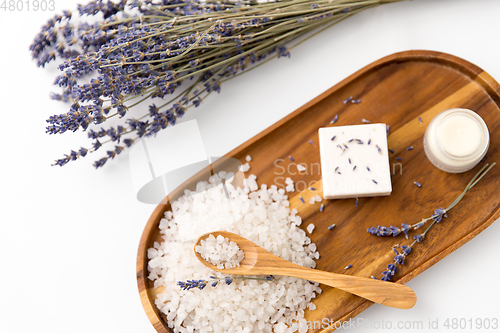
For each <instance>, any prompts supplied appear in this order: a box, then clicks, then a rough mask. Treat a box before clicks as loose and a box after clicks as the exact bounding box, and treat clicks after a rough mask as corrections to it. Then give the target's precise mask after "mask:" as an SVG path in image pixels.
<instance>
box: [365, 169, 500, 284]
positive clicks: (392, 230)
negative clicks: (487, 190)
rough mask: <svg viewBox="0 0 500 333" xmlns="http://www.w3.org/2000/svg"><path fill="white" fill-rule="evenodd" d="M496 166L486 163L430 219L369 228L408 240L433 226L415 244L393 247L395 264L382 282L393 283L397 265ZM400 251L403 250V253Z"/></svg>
mask: <svg viewBox="0 0 500 333" xmlns="http://www.w3.org/2000/svg"><path fill="white" fill-rule="evenodd" d="M495 164H496V163H493V164H492V165H491V166H490V165H489V164H488V163H486V165H485V166H484V167H482V168H481V170H479V171H478V173H476V175H475V176H474V177H473V178H472V179H471V181H470V182H469V183H468V184H467V186H466V187H465V189H464V190H463V192H462V193H461V194H460V195H459V196H458V197H457V198H456V199H455V200H454V201H453V202H452V203H451V204H450V205H449V206H448V207H446V209H443V208H441V207H439V208H438V209H436V210H434V214H432V215H431V216H430V217H428V218H425V219H422V220H421V221H419V222H417V223H415V224H407V223H403V224H401V228H398V227H394V226H390V227H385V226H378V227H372V228H368V230H367V232H369V233H371V234H372V235H376V236H380V237H383V236H394V237H396V236H398V235H401V234H404V235H405V237H406V239H408V234H409V232H410V231H411V230H417V229H419V228H421V227H422V226H424V225H425V224H426V223H427V222H429V221H432V222H431V224H430V225H429V226H428V227H427V228H426V229H425V230H424V232H422V233H421V234H418V235H415V236H413V242H412V243H411V244H409V245H399V244H396V245H394V246H393V247H392V250H393V251H394V253H395V254H396V255H395V256H394V263H390V264H389V265H387V269H386V270H385V271H384V272H382V278H381V280H383V281H391V279H392V277H393V276H394V274H396V271H397V266H396V264H399V265H403V264H404V263H405V259H406V257H407V256H408V255H409V254H410V253H411V250H412V248H413V246H414V245H415V244H416V243H420V242H422V241H423V240H424V238H425V235H426V234H427V232H428V231H429V230H430V229H431V228H432V226H433V225H434V224H436V223H440V222H441V221H442V220H443V218H446V217H448V215H447V214H446V213H447V212H449V211H450V210H451V209H452V208H453V207H455V206H456V205H457V204H458V203H459V202H460V201H461V200H462V199H463V197H464V196H465V194H467V192H468V191H469V190H470V189H471V188H472V187H473V186H474V185H476V184H477V183H478V182H479V181H480V180H481V179H482V178H483V177H484V176H485V175H486V174H487V173H488V171H490V169H491V168H493V167H494V166H495ZM399 250H401V252H400V251H399Z"/></svg>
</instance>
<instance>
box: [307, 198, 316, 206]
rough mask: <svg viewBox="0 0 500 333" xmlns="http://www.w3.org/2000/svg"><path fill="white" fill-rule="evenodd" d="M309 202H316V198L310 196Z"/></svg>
mask: <svg viewBox="0 0 500 333" xmlns="http://www.w3.org/2000/svg"><path fill="white" fill-rule="evenodd" d="M309 203H310V204H311V205H314V204H315V203H316V199H315V198H314V197H312V198H311V200H309Z"/></svg>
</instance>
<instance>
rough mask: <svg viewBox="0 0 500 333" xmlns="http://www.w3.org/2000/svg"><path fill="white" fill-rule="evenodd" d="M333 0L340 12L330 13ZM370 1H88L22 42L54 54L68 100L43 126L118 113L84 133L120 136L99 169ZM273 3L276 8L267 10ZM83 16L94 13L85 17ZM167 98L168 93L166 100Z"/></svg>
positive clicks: (37, 52) (35, 52)
mask: <svg viewBox="0 0 500 333" xmlns="http://www.w3.org/2000/svg"><path fill="white" fill-rule="evenodd" d="M396 1H398V0H396ZM351 3H352V4H355V5H353V6H350V4H351ZM339 4H340V5H341V6H342V7H345V8H346V9H345V10H339V9H338V8H339ZM374 5H376V4H373V2H372V1H367V0H361V1H355V0H348V1H347V2H346V1H338V0H332V1H331V2H329V3H317V2H313V1H312V0H307V1H305V2H302V3H298V4H295V5H294V6H292V7H289V6H288V4H286V3H283V4H277V5H276V4H275V5H272V6H269V4H267V3H262V4H260V3H254V2H245V3H232V2H223V3H221V2H219V1H214V0H207V1H201V0H193V1H190V2H182V1H181V2H179V1H176V0H164V1H158V2H153V1H150V0H144V1H137V0H121V1H117V2H111V1H107V2H105V1H102V0H93V1H90V2H88V3H87V4H83V5H79V6H78V11H77V12H78V14H77V15H79V16H81V17H82V19H81V20H80V22H76V23H75V22H73V20H72V16H73V14H72V13H71V12H70V11H63V12H62V13H61V14H58V15H55V16H53V17H52V18H51V19H49V21H48V22H47V23H46V24H45V25H44V26H42V28H41V30H40V32H39V33H38V34H37V35H36V36H35V38H34V40H33V43H32V44H31V45H30V51H31V55H32V57H33V59H34V60H35V62H36V63H37V65H38V66H40V67H45V66H46V65H47V64H49V63H52V62H54V61H59V64H58V66H57V68H58V69H59V70H60V71H61V73H60V74H59V75H58V76H57V78H56V79H55V82H54V84H55V85H57V86H59V87H60V89H61V90H62V91H61V92H59V93H53V94H51V98H53V99H55V100H59V101H63V102H68V103H70V107H69V110H68V112H66V113H64V114H60V115H54V116H51V117H49V118H48V119H47V127H46V132H47V133H48V134H61V133H65V132H68V131H71V132H75V131H77V130H80V129H81V130H83V131H88V132H90V131H95V127H96V125H99V124H104V123H106V122H107V121H108V120H109V119H110V118H118V120H119V122H120V126H122V129H123V130H122V131H120V130H119V129H118V126H112V127H108V129H107V130H106V131H105V132H104V133H103V135H102V136H101V135H99V136H95V135H92V136H94V137H92V138H91V139H92V140H96V139H100V140H99V146H100V144H109V143H111V146H112V147H113V146H116V143H120V142H123V143H124V145H120V146H119V147H120V148H116V147H115V148H111V149H107V150H106V154H105V156H104V157H102V158H101V159H98V160H97V161H96V162H95V163H94V166H95V167H97V168H99V167H102V166H103V165H104V164H105V163H106V161H108V160H109V159H112V158H114V157H115V156H116V155H118V154H119V153H120V152H121V151H122V150H123V149H125V148H128V147H130V146H131V145H132V143H133V142H134V141H135V140H137V139H138V138H142V137H145V136H146V137H149V136H155V134H156V133H158V132H159V131H161V130H163V129H165V128H167V127H170V126H174V125H175V124H176V123H177V122H178V120H179V118H181V117H183V116H184V114H185V112H187V110H189V108H192V107H198V106H199V105H200V104H201V103H202V101H203V100H204V99H205V98H207V97H208V96H209V95H212V94H213V93H215V92H216V93H219V92H220V91H221V87H222V84H223V83H224V82H225V81H227V80H228V79H230V78H232V77H234V76H236V75H239V74H240V73H242V72H244V71H245V70H248V69H249V68H252V66H254V65H255V64H256V63H259V62H261V61H262V60H264V59H266V58H267V59H271V58H274V57H278V58H279V57H282V58H283V57H285V58H288V57H290V50H291V49H292V48H293V47H294V46H295V45H297V44H295V45H291V46H289V43H290V42H291V41H292V40H294V39H296V38H297V37H299V36H301V35H303V34H307V33H309V32H311V31H313V30H315V29H317V28H318V27H320V26H321V25H323V24H330V25H333V24H336V23H337V22H340V21H342V18H345V17H348V16H350V15H353V14H355V13H357V12H360V11H362V10H364V9H366V8H369V7H372V6H374ZM279 10H285V11H286V15H282V14H280V15H272V16H271V15H268V14H269V13H270V12H271V11H272V12H273V13H274V12H276V11H279ZM256 13H258V14H256ZM86 16H95V18H92V19H89V22H87V21H86V20H85V18H84V17H86ZM215 18H216V19H215ZM278 25H279V29H273V27H276V26H278ZM261 63H262V62H261ZM86 77H92V79H86ZM190 80H192V83H190V84H188V85H187V87H186V88H185V89H184V88H182V89H184V90H182V91H179V89H181V88H180V87H181V85H182V83H183V82H186V81H190ZM183 87H184V86H183ZM169 95H175V96H177V97H175V98H172V99H171V100H168V98H169V97H170V96H169ZM351 99H352V98H351ZM353 102H355V101H353ZM141 103H148V104H149V108H147V113H145V114H143V115H141V114H139V115H136V112H132V111H133V109H134V107H135V106H137V105H139V104H141ZM134 117H136V118H134ZM336 119H338V117H336V118H335V121H336ZM96 143H97V142H95V143H94V148H93V149H92V148H84V149H86V153H85V154H80V153H79V152H78V151H76V150H75V151H72V152H70V153H69V154H67V155H64V157H63V158H61V159H59V160H56V162H55V163H54V165H60V166H62V165H65V164H67V163H68V162H69V161H74V160H77V159H79V157H84V156H88V155H89V153H93V152H95V151H97V150H98V149H97V148H96V146H95V144H96ZM113 143H114V144H113Z"/></svg>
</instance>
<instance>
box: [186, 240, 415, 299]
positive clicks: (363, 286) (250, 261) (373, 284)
mask: <svg viewBox="0 0 500 333" xmlns="http://www.w3.org/2000/svg"><path fill="white" fill-rule="evenodd" d="M209 235H214V237H217V236H218V235H221V236H223V237H226V238H228V239H229V240H230V241H233V242H235V243H236V244H238V246H239V247H240V249H241V250H243V252H244V253H245V257H244V258H243V260H242V261H241V262H240V266H238V267H236V268H231V269H218V268H217V266H215V265H212V264H211V263H209V262H207V261H206V260H205V259H203V258H202V257H201V255H200V254H199V253H198V252H196V250H195V251H194V253H195V255H196V257H197V258H198V260H200V261H201V262H202V263H203V264H204V265H205V266H207V267H208V268H210V269H213V270H214V271H218V272H221V273H225V274H231V275H281V276H293V277H297V278H301V279H306V280H309V281H313V282H319V283H322V284H326V285H328V286H330V287H334V288H338V289H341V290H344V291H347V292H349V293H351V294H354V295H357V296H359V297H363V298H365V299H367V300H370V301H372V302H375V303H379V304H383V305H387V306H390V307H394V308H399V309H410V308H412V307H413V306H414V305H415V303H416V302H417V296H416V295H415V293H414V292H413V290H412V289H410V288H409V287H407V286H405V285H402V284H397V283H393V282H386V281H380V280H375V279H371V278H364V277H358V276H352V275H343V274H337V273H330V272H325V271H320V270H318V269H312V268H307V267H303V266H300V265H297V264H294V263H291V262H289V261H286V260H284V259H281V258H280V257H278V256H275V255H274V254H272V253H271V252H268V251H266V250H264V249H263V248H261V247H260V246H258V245H257V244H255V243H253V242H251V241H249V240H248V239H246V238H243V237H241V236H239V235H236V234H234V233H232V232H228V231H214V232H209V233H206V234H203V235H201V236H200V237H199V238H198V240H197V241H196V244H195V248H196V246H197V245H200V241H201V240H202V239H205V238H207V237H208V236H209Z"/></svg>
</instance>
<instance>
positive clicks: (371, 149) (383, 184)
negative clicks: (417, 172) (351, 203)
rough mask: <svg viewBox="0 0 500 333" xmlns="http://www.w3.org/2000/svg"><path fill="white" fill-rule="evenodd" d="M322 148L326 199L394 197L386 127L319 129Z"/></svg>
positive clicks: (357, 126)
mask: <svg viewBox="0 0 500 333" xmlns="http://www.w3.org/2000/svg"><path fill="white" fill-rule="evenodd" d="M334 137H335V139H334V140H332V138H334ZM319 145H320V156H321V176H322V180H323V197H324V198H325V199H340V198H356V197H369V196H382V195H390V194H391V192H392V186H391V174H390V166H389V154H388V147H387V134H386V125H385V124H368V125H354V126H335V127H325V128H320V129H319ZM346 147H347V148H346Z"/></svg>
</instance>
